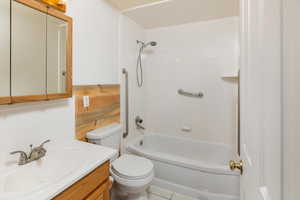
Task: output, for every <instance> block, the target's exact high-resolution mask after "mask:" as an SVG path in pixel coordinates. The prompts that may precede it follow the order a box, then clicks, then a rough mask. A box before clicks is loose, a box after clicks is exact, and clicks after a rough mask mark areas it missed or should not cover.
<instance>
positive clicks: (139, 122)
mask: <svg viewBox="0 0 300 200" xmlns="http://www.w3.org/2000/svg"><path fill="white" fill-rule="evenodd" d="M142 123H143V119H142V118H141V117H140V116H137V117H136V118H135V125H136V128H137V129H138V130H145V127H143V126H142Z"/></svg>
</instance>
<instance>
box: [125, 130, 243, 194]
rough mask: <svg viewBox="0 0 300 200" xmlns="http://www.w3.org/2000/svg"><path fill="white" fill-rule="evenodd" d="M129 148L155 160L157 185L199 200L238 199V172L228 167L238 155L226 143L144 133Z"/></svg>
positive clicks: (129, 151) (133, 152) (135, 152)
mask: <svg viewBox="0 0 300 200" xmlns="http://www.w3.org/2000/svg"><path fill="white" fill-rule="evenodd" d="M126 150H127V152H128V153H130V154H135V155H139V156H143V157H146V158H148V159H150V160H152V161H153V163H154V168H155V179H154V181H153V184H154V185H157V186H159V187H163V188H166V189H169V190H172V191H176V192H178V193H182V194H186V195H189V196H192V197H195V198H198V199H200V200H238V199H239V174H238V173H237V172H232V171H230V169H229V167H228V162H229V160H232V159H236V158H237V157H236V156H235V154H234V151H233V150H232V149H231V148H230V147H229V146H227V145H223V144H214V143H208V142H202V141H195V140H192V139H186V138H182V137H173V136H166V135H161V134H155V133H145V135H144V136H140V137H138V138H136V139H135V140H133V141H131V142H130V143H129V144H128V145H127V147H126Z"/></svg>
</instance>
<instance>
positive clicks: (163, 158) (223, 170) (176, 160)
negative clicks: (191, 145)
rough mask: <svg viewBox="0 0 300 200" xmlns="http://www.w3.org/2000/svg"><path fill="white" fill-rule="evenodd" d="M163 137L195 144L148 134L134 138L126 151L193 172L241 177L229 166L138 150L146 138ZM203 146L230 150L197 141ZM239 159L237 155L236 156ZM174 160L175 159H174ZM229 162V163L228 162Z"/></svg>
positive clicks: (223, 145) (186, 139)
mask: <svg viewBox="0 0 300 200" xmlns="http://www.w3.org/2000/svg"><path fill="white" fill-rule="evenodd" d="M148 135H149V136H163V137H168V138H175V139H181V140H182V139H183V140H185V141H192V142H195V141H194V140H192V139H189V138H183V137H179V136H169V135H161V134H157V133H153V132H147V133H145V135H141V136H138V137H136V138H134V139H133V140H131V141H129V142H128V143H127V145H126V151H127V152H129V153H133V154H135V155H138V156H143V157H146V158H149V159H151V160H156V161H159V162H163V163H168V164H172V165H177V166H180V167H184V168H188V169H192V170H199V171H202V172H206V173H212V174H217V175H229V176H239V175H240V174H239V173H238V172H237V171H231V170H230V169H229V165H228V166H227V165H217V164H216V165H212V164H211V165H208V164H204V163H201V162H199V161H194V162H193V160H191V159H186V158H184V159H182V158H181V157H180V156H172V155H170V154H166V153H160V152H155V151H149V150H143V149H141V148H138V145H139V143H140V142H141V141H142V140H143V138H144V136H148ZM197 142H199V143H202V144H213V145H218V146H222V147H224V148H227V149H228V148H229V149H230V147H228V145H226V144H220V143H212V142H206V141H197ZM234 156H235V157H237V155H234ZM172 158H173V159H172ZM228 162H229V161H228Z"/></svg>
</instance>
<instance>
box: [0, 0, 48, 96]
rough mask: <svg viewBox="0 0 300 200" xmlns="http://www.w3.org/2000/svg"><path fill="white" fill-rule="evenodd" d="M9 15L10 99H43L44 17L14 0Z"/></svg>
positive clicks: (45, 21) (44, 65) (44, 88)
mask: <svg viewBox="0 0 300 200" xmlns="http://www.w3.org/2000/svg"><path fill="white" fill-rule="evenodd" d="M1 1H2V0H1ZM11 12H12V13H11V14H12V18H11V20H12V21H11V25H12V33H11V34H12V38H11V40H12V41H11V45H12V46H11V51H12V57H11V61H12V62H11V83H12V85H11V87H12V96H28V95H31V96H32V95H33V96H34V95H46V82H47V81H46V59H45V58H46V30H47V29H46V27H47V14H46V13H43V12H41V11H39V10H36V9H34V8H31V7H29V6H26V5H23V4H21V3H18V2H16V1H14V0H13V1H12V11H11ZM45 12H46V10H45ZM40 98H41V96H40Z"/></svg>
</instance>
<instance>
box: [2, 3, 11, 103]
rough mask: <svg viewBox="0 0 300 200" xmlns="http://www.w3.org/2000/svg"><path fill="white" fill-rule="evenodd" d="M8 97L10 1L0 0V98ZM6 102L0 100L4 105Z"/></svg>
mask: <svg viewBox="0 0 300 200" xmlns="http://www.w3.org/2000/svg"><path fill="white" fill-rule="evenodd" d="M9 96H10V0H0V98H1V99H3V97H7V98H8V97H9ZM5 101H7V100H0V102H3V103H6V102H5Z"/></svg>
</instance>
